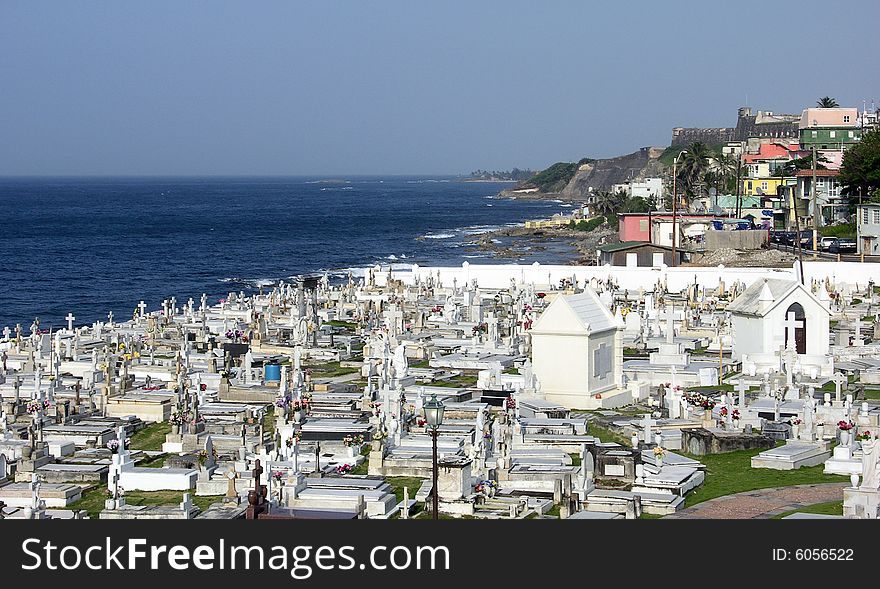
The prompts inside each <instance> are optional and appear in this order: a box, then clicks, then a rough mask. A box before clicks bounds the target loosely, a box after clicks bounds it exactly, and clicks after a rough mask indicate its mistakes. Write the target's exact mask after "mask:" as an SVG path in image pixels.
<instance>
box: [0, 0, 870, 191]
mask: <svg viewBox="0 0 880 589" xmlns="http://www.w3.org/2000/svg"><path fill="white" fill-rule="evenodd" d="M878 22H880V2H877V0H864V1H861V0H851V1H836V2H828V1H827V0H826V1H823V2H814V1H812V0H801V1H789V0H774V1H772V2H769V1H766V0H765V1H756V0H742V1H739V2H705V1H695V0H694V1H690V0H665V1H663V2H657V1H650V2H647V1H646V2H641V1H638V0H632V1H625V2H598V1H595V2H593V1H586V0H581V1H562V0H546V1H542V2H535V1H516V0H507V1H504V2H501V1H488V0H487V1H473V0H470V1H459V0H443V1H442V2H440V1H435V2H428V1H421V0H403V1H382V0H373V1H370V2H367V1H364V0H351V1H348V0H320V1H295V0H284V1H268V0H262V1H260V0H254V1H248V2H245V1H240V2H225V1H218V0H212V1H195V0H189V1H186V2H181V1H179V0H171V1H164V0H150V1H149V2H143V1H138V2H134V1H127V0H110V1H83V2H69V1H68V0H59V1H41V2H36V1H34V0H24V1H18V0H0V175H359V174H378V175H384V174H389V175H390V174H416V175H421V174H459V173H468V172H470V171H471V170H474V169H477V168H482V169H499V170H500V169H510V168H512V167H519V168H532V169H540V168H543V167H546V166H547V165H549V164H551V163H553V162H556V161H576V160H578V159H580V158H582V157H611V156H615V155H621V154H624V153H629V152H632V151H635V150H636V149H638V148H639V147H643V146H648V145H653V146H666V145H668V144H669V142H670V137H671V129H672V127H676V126H683V127H701V126H706V127H717V126H733V125H734V124H735V122H736V109H737V108H738V107H740V106H743V105H749V106H752V108H753V109H755V110H758V109H761V110H770V111H773V112H785V113H799V112H800V111H801V110H802V109H803V108H805V107H808V106H813V105H814V104H815V101H816V100H817V99H818V98H820V97H822V96H826V95H830V96H833V97H835V98H836V99H837V100H838V102H839V103H840V104H841V105H842V106H859V107H861V106H862V101H863V100H865V99H867V100H868V104H869V105H870V100H871V99H872V98H873V99H875V100H877V102H878V105H880V68H878V67H877V62H876V54H877V42H876V26H877V23H878Z"/></svg>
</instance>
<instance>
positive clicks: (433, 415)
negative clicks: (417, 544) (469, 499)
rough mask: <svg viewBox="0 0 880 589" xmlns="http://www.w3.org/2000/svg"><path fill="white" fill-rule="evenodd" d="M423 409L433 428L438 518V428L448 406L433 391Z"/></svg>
mask: <svg viewBox="0 0 880 589" xmlns="http://www.w3.org/2000/svg"><path fill="white" fill-rule="evenodd" d="M423 409H424V411H425V421H426V422H427V424H428V427H429V428H430V430H431V440H432V442H433V450H434V454H433V457H434V481H433V482H434V485H433V487H432V490H431V493H432V494H433V495H434V500H433V510H434V519H437V514H438V496H439V495H438V493H437V430H438V429H439V428H440V425H441V424H442V423H443V411H444V410H445V409H446V407H445V406H444V405H443V402H442V401H440V400H439V399H438V398H437V393H432V394H431V398H430V399H429V400H428V402H427V403H425V404H424V405H423Z"/></svg>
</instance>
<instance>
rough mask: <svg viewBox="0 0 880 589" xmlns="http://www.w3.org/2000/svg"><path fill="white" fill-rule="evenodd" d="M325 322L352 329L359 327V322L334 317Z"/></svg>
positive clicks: (332, 325) (333, 325)
mask: <svg viewBox="0 0 880 589" xmlns="http://www.w3.org/2000/svg"><path fill="white" fill-rule="evenodd" d="M324 323H326V324H327V325H329V326H331V327H344V328H345V329H351V330H352V331H354V330H355V329H357V323H353V322H351V321H339V320H338V319H334V320H332V321H325V322H324Z"/></svg>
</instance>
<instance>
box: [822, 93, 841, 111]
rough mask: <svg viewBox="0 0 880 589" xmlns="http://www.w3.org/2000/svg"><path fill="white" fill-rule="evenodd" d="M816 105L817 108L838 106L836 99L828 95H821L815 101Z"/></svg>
mask: <svg viewBox="0 0 880 589" xmlns="http://www.w3.org/2000/svg"><path fill="white" fill-rule="evenodd" d="M816 105H817V106H818V107H819V108H837V107H838V106H840V105H838V104H837V101H836V100H835V99H833V98H831V97H830V96H823V97H822V98H820V99H819V100H817V101H816Z"/></svg>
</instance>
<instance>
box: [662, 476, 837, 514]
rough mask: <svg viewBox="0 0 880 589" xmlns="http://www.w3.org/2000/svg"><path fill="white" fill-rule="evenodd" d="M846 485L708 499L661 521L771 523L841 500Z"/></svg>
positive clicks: (785, 489) (759, 490)
mask: <svg viewBox="0 0 880 589" xmlns="http://www.w3.org/2000/svg"><path fill="white" fill-rule="evenodd" d="M847 486H849V483H821V484H817V485H794V486H792V487H773V488H770V489H756V490H754V491H746V492H744V493H736V494H735V495H726V496H724V497H718V498H716V499H709V500H708V501H703V502H702V503H698V504H696V505H694V506H693V507H688V508H687V509H683V510H681V511H679V512H678V513H675V514H672V515H667V516H666V518H664V519H770V518H772V517H773V516H775V515H779V514H780V513H785V512H786V511H792V510H795V509H800V508H802V507H806V506H807V505H815V504H816V503H828V502H830V501H841V500H843V489H844V487H847Z"/></svg>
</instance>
